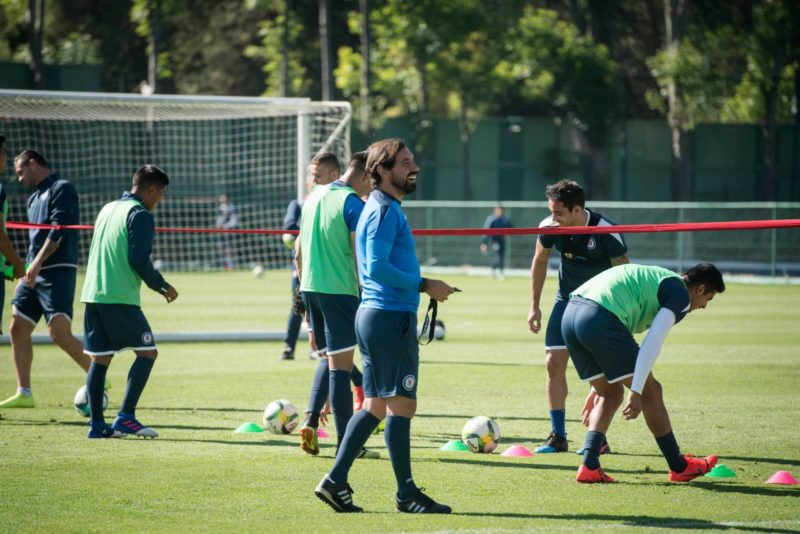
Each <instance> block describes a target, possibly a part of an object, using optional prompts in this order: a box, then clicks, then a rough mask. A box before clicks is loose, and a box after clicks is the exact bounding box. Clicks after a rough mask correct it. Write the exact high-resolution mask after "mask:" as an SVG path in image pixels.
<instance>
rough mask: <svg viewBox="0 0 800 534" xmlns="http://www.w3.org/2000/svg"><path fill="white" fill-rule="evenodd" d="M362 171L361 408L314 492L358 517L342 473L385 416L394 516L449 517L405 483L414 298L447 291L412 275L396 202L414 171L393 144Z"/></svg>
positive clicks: (414, 263)
mask: <svg viewBox="0 0 800 534" xmlns="http://www.w3.org/2000/svg"><path fill="white" fill-rule="evenodd" d="M367 171H368V172H369V176H370V179H371V180H372V186H373V189H375V191H373V192H372V194H371V195H370V197H369V200H367V204H366V206H365V207H364V213H362V215H361V219H360V220H359V222H358V228H357V230H356V253H357V257H358V275H359V280H360V282H361V288H362V293H361V304H360V306H359V307H358V313H357V315H356V337H357V338H358V347H359V350H360V351H361V358H362V361H363V364H364V393H365V395H366V399H365V400H364V409H363V410H361V411H360V412H358V413H357V414H355V415H354V416H353V417H352V418H351V419H350V422H349V423H348V424H347V432H346V433H345V436H344V440H343V441H342V444H341V446H340V447H339V452H338V454H337V455H336V461H335V462H334V464H333V469H332V470H331V471H330V473H328V474H327V475H325V476H324V477H323V478H322V480H321V481H320V482H319V484H317V487H316V489H315V490H314V493H315V494H316V495H317V497H319V498H320V499H321V500H322V501H324V502H325V503H327V504H328V505H330V506H331V508H333V509H334V510H336V511H337V512H362V511H363V510H362V509H361V508H360V507H358V506H356V505H355V504H353V496H352V494H353V490H352V489H351V488H350V485H349V484H348V483H347V475H348V473H349V471H350V467H351V466H352V465H353V461H354V460H355V459H356V458H357V457H358V455H359V454H360V451H361V449H362V447H363V445H364V443H365V442H366V441H367V439H368V438H369V436H370V435H371V434H372V432H373V431H374V430H375V428H376V427H377V426H378V423H380V421H381V420H382V419H383V418H384V417H386V415H387V412H388V417H386V430H385V432H386V433H385V436H384V438H385V440H386V446H387V447H388V449H389V457H390V459H391V461H392V468H393V469H394V475H395V478H396V479H397V495H396V506H397V509H398V510H399V511H401V512H409V513H434V514H447V513H450V507H449V506H445V505H443V504H439V503H437V502H436V501H434V500H433V499H431V498H430V497H428V496H427V495H425V493H423V492H422V490H421V489H420V488H418V487H417V486H416V485H415V484H414V479H413V478H412V477H411V430H410V428H411V418H412V417H413V416H414V413H415V412H416V409H417V376H418V370H419V345H418V344H417V307H418V306H419V293H421V292H426V293H427V294H428V295H430V296H431V298H434V299H436V300H437V301H439V302H442V301H444V300H447V297H448V296H449V295H450V294H451V293H452V292H453V291H454V289H453V288H452V287H450V286H449V285H447V284H446V283H444V282H442V281H441V280H428V279H425V278H422V277H421V276H420V270H419V261H418V260H417V254H416V248H415V245H414V238H413V237H412V235H411V229H410V228H409V226H408V222H407V221H406V218H405V215H404V214H403V211H402V209H401V208H400V202H401V201H402V200H403V199H404V198H405V196H406V195H407V194H408V193H412V192H413V191H414V190H415V189H416V187H417V173H419V167H418V166H417V164H416V163H414V156H413V155H412V153H411V151H410V150H409V149H408V148H407V147H406V145H405V143H403V141H401V140H400V139H386V140H383V141H378V142H376V143H373V144H372V145H370V147H369V149H368V150H367Z"/></svg>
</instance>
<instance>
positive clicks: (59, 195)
mask: <svg viewBox="0 0 800 534" xmlns="http://www.w3.org/2000/svg"><path fill="white" fill-rule="evenodd" d="M79 221H80V207H79V206H78V192H77V191H76V190H75V187H74V186H73V185H72V184H71V183H69V182H68V181H66V180H64V179H62V178H59V177H58V174H56V173H53V174H51V175H50V176H48V177H47V178H45V179H44V180H42V181H41V182H39V185H38V186H36V191H34V192H33V194H31V196H30V197H28V222H32V223H38V224H47V225H72V224H78V223H79ZM29 236H30V242H31V243H30V247H29V248H28V257H27V261H28V262H32V261H33V259H34V258H35V257H36V254H38V253H39V250H40V249H41V248H42V247H43V246H44V243H45V241H46V240H47V238H50V240H51V241H55V242H57V243H59V245H58V248H57V249H56V251H55V252H53V254H51V255H50V257H49V258H47V259H46V260H45V261H44V263H43V264H42V270H44V269H48V268H52V267H72V268H77V266H78V240H79V236H78V231H77V230H57V229H55V228H52V229H47V228H31V229H30V230H29Z"/></svg>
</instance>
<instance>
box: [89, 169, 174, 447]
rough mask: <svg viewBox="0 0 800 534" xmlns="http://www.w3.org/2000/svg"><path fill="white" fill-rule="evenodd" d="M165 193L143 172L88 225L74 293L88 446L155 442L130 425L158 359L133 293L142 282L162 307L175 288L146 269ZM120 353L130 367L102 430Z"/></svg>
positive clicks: (157, 178) (163, 178)
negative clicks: (83, 357)
mask: <svg viewBox="0 0 800 534" xmlns="http://www.w3.org/2000/svg"><path fill="white" fill-rule="evenodd" d="M168 185H169V178H168V177H167V175H166V174H165V173H164V171H162V170H161V169H159V168H158V167H156V166H154V165H145V166H144V167H141V168H140V169H139V170H138V171H136V174H134V175H133V186H132V188H131V191H130V193H128V192H127V191H126V192H125V193H123V194H122V197H121V198H120V199H119V200H115V201H114V202H109V203H108V204H106V205H105V206H103V209H102V210H100V214H99V215H98V216H97V221H95V225H94V235H93V236H92V244H91V247H90V248H89V260H88V262H87V266H86V280H85V282H84V284H83V291H82V292H81V302H84V303H85V304H86V311H85V314H84V319H83V330H84V346H85V348H84V352H86V354H88V355H89V356H91V358H92V365H91V367H90V368H89V375H88V376H87V378H86V389H87V391H88V394H89V413H90V419H89V425H90V429H89V437H90V438H112V437H123V436H124V435H126V434H132V435H135V436H142V437H148V438H155V437H158V432H156V431H155V430H153V429H151V428H148V427H146V426H144V425H143V424H142V423H140V422H139V421H138V420H137V419H136V405H137V404H138V403H139V397H140V396H141V394H142V391H143V390H144V387H145V385H146V384H147V379H148V378H149V377H150V370H151V369H152V368H153V364H154V363H155V360H156V357H157V356H158V350H156V342H155V339H153V333H152V332H151V330H150V325H149V324H148V323H147V318H145V316H144V313H142V308H141V302H140V297H139V290H140V288H141V285H142V280H144V282H145V284H147V287H149V288H150V289H152V290H153V291H157V292H159V293H161V294H162V295H164V298H165V299H166V300H167V302H172V301H173V300H175V299H176V298H178V292H177V291H176V290H175V288H174V287H172V286H171V285H169V284H168V283H166V282H165V281H164V278H163V277H162V276H161V273H159V272H158V271H157V270H156V269H155V268H154V267H153V263H152V262H151V261H150V251H151V250H152V246H153V237H154V236H155V223H154V221H153V215H152V214H151V213H150V212H152V211H153V210H155V209H156V206H158V204H159V202H161V199H162V198H164V193H166V191H167V186H168ZM126 349H132V350H133V351H134V352H135V353H136V359H135V360H134V361H133V364H132V365H131V368H130V371H129V372H128V386H127V388H126V389H125V396H124V397H123V399H122V406H121V407H120V410H119V413H118V414H117V418H116V419H114V423H113V424H112V425H111V426H109V425H107V424H106V422H105V419H104V418H103V382H104V380H105V376H106V372H107V371H108V366H109V364H110V363H111V358H112V356H114V354H115V353H117V352H120V351H122V350H126Z"/></svg>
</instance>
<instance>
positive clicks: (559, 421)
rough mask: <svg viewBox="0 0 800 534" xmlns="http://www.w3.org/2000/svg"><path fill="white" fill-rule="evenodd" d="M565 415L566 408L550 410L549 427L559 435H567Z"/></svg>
mask: <svg viewBox="0 0 800 534" xmlns="http://www.w3.org/2000/svg"><path fill="white" fill-rule="evenodd" d="M566 417H567V415H566V410H550V429H551V430H552V431H553V432H554V433H556V434H558V435H559V436H563V437H566V435H567V427H566V423H565V422H564V421H565V419H566Z"/></svg>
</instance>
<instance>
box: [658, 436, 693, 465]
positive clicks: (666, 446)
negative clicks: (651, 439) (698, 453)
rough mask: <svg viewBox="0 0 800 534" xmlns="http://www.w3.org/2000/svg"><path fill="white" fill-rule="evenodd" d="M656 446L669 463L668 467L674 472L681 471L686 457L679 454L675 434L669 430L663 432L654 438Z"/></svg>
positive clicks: (679, 450)
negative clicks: (665, 432)
mask: <svg viewBox="0 0 800 534" xmlns="http://www.w3.org/2000/svg"><path fill="white" fill-rule="evenodd" d="M656 443H658V448H659V449H661V454H663V455H664V459H665V460H666V461H667V464H669V468H670V469H672V470H673V471H675V472H676V473H680V472H682V471H683V470H684V469H686V458H684V457H683V455H682V454H681V449H680V447H678V440H676V439H675V434H673V433H672V431H671V430H670V432H669V433H668V434H664V435H663V436H661V437H660V438H656Z"/></svg>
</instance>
